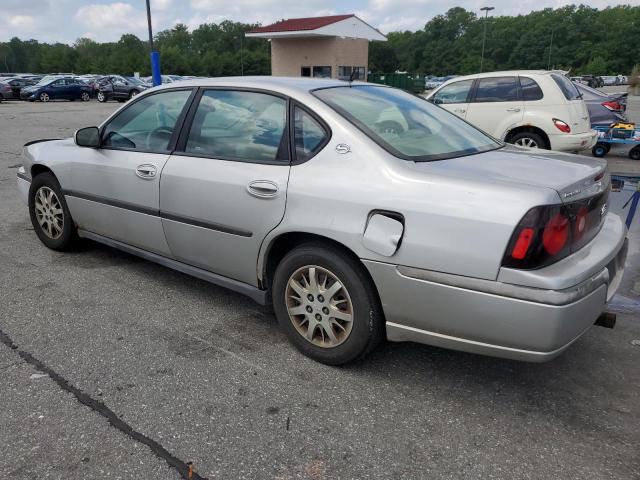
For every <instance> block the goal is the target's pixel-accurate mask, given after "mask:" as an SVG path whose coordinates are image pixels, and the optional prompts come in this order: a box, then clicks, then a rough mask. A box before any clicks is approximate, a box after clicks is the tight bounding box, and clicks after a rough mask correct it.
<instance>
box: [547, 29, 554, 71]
mask: <svg viewBox="0 0 640 480" xmlns="http://www.w3.org/2000/svg"><path fill="white" fill-rule="evenodd" d="M552 48H553V28H552V29H551V41H550V42H549V63H548V64H547V70H551V49H552Z"/></svg>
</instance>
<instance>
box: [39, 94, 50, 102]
mask: <svg viewBox="0 0 640 480" xmlns="http://www.w3.org/2000/svg"><path fill="white" fill-rule="evenodd" d="M49 100H51V99H50V98H49V94H48V93H46V92H42V93H41V94H40V101H41V102H48V101H49Z"/></svg>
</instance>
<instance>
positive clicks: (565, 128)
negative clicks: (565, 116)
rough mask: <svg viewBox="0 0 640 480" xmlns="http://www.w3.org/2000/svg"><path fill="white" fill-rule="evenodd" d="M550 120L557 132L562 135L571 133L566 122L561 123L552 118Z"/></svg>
mask: <svg viewBox="0 0 640 480" xmlns="http://www.w3.org/2000/svg"><path fill="white" fill-rule="evenodd" d="M552 120H553V124H554V125H555V126H556V128H557V129H558V130H560V131H561V132H564V133H571V127H570V126H569V124H568V123H567V122H563V121H562V120H559V119H557V118H554V119H552Z"/></svg>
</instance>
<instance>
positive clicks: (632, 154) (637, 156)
mask: <svg viewBox="0 0 640 480" xmlns="http://www.w3.org/2000/svg"><path fill="white" fill-rule="evenodd" d="M629 158H630V159H631V160H640V145H638V146H636V147H633V148H632V149H631V150H629Z"/></svg>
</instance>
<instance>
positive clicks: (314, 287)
mask: <svg viewBox="0 0 640 480" xmlns="http://www.w3.org/2000/svg"><path fill="white" fill-rule="evenodd" d="M272 295H273V307H274V310H275V313H276V317H277V318H278V322H279V323H280V326H281V327H282V328H283V329H284V330H285V332H286V334H287V336H288V337H289V339H290V340H291V342H292V343H293V344H294V345H295V346H296V347H297V348H298V350H300V351H301V352H302V353H304V354H305V355H307V356H308V357H310V358H312V359H314V360H316V361H319V362H322V363H325V364H328V365H341V364H345V363H348V362H351V361H354V360H357V359H359V358H362V357H364V356H365V355H366V354H367V353H369V352H370V351H371V350H372V349H373V348H374V347H375V346H376V345H377V344H378V343H379V342H380V340H381V339H382V338H383V328H384V318H383V314H382V309H381V307H380V302H379V300H378V297H377V293H376V291H375V288H374V286H373V285H372V283H371V280H370V279H369V277H368V276H367V275H366V273H365V271H364V269H363V267H362V265H360V264H359V263H358V262H357V261H356V260H354V259H352V258H351V257H350V256H349V255H347V254H346V253H344V252H343V251H341V250H339V249H336V248H333V247H331V246H329V245H325V244H323V243H309V244H305V245H301V246H300V247H297V248H295V249H294V250H292V251H291V252H289V253H288V254H287V255H286V256H285V257H284V258H283V259H282V261H281V262H280V264H279V265H278V267H277V269H276V272H275V276H274V281H273V290H272Z"/></svg>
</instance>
